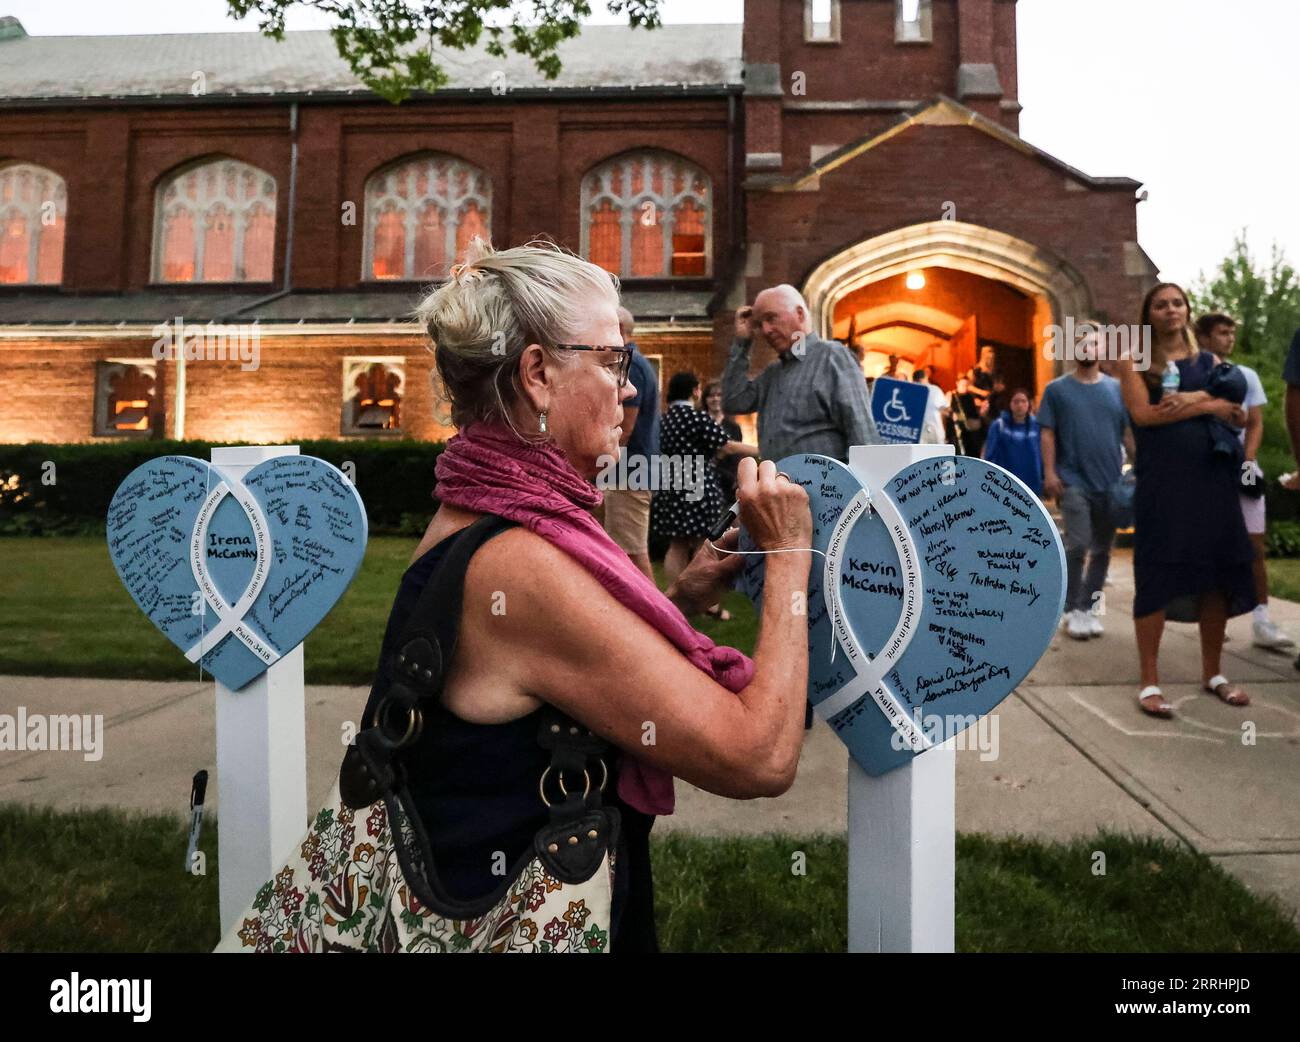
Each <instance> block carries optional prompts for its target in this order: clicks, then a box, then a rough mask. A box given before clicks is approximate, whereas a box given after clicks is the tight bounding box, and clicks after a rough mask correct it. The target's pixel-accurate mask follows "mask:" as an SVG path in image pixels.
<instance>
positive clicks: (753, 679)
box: [366, 240, 812, 952]
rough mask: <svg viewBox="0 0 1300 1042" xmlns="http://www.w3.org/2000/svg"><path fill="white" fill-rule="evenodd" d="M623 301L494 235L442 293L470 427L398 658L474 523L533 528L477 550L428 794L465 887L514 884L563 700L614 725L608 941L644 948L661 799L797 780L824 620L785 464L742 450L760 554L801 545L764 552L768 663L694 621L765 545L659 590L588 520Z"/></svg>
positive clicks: (419, 565) (445, 377) (580, 719)
mask: <svg viewBox="0 0 1300 1042" xmlns="http://www.w3.org/2000/svg"><path fill="white" fill-rule="evenodd" d="M618 306H619V299H618V288H617V280H616V279H615V278H614V277H613V276H611V275H609V274H608V273H607V272H605V271H604V270H602V269H601V268H599V267H597V266H596V265H594V264H591V263H589V262H587V261H585V260H582V259H580V258H578V257H575V256H573V255H571V254H569V253H567V252H564V251H562V250H561V249H559V248H558V247H555V246H553V245H552V244H549V243H539V244H529V245H526V246H520V247H516V248H513V249H507V250H502V251H500V252H494V251H493V250H492V249H491V248H490V247H488V246H485V245H483V244H482V243H481V242H479V241H477V240H476V242H475V244H474V245H473V246H471V248H470V251H469V255H468V257H467V258H466V261H465V263H464V264H463V265H459V266H458V267H457V268H456V269H455V270H454V273H453V277H452V278H451V279H449V280H448V281H447V283H446V284H444V285H442V286H440V287H439V288H437V289H436V290H434V292H433V293H432V294H431V295H430V296H429V298H428V299H427V300H426V301H425V302H424V304H423V306H422V307H421V309H420V316H421V319H422V321H423V323H424V325H425V327H426V328H427V330H428V333H429V336H430V338H431V340H432V342H433V344H434V346H435V358H436V362H437V368H438V373H439V376H440V378H441V382H442V385H443V387H444V388H445V393H446V394H447V396H448V397H449V398H450V402H451V411H452V419H453V421H454V422H455V424H456V425H457V426H458V428H459V433H458V434H457V435H456V436H455V437H454V438H452V439H451V441H450V442H449V443H448V445H447V448H446V450H445V451H444V452H443V454H442V455H441V457H440V459H439V462H438V465H437V478H438V484H437V488H436V490H435V491H436V495H437V497H438V499H439V501H440V503H441V505H440V507H439V508H438V511H437V513H436V514H435V515H434V517H433V520H432V522H431V523H430V525H429V528H428V531H427V532H426V533H425V535H424V538H423V540H422V541H421V543H420V545H419V548H418V549H417V550H416V553H415V558H414V561H413V563H412V564H411V566H410V568H409V569H408V570H407V572H406V574H405V575H404V576H403V579H402V583H401V587H400V589H399V590H398V593H397V600H396V603H395V604H394V607H393V612H392V616H391V618H390V621H389V629H388V636H387V637H386V638H385V655H384V660H385V661H386V660H387V657H388V652H389V651H390V650H391V648H390V641H391V639H392V638H393V636H394V634H397V633H400V632H401V630H402V628H403V625H404V623H405V621H406V618H407V617H408V615H409V613H410V611H411V610H412V606H413V605H414V604H415V602H416V599H417V598H418V597H419V594H420V592H421V590H422V589H423V588H424V586H425V584H426V583H427V581H428V579H429V577H430V574H431V572H432V570H433V568H434V567H435V566H436V564H437V563H438V560H439V559H440V558H441V557H442V556H443V555H444V553H445V552H446V550H447V548H448V547H449V546H450V545H451V542H452V540H453V537H455V536H456V535H457V534H458V533H460V532H461V531H462V530H464V529H466V528H467V527H468V526H469V525H471V524H473V523H474V522H476V521H477V520H479V519H480V518H483V517H485V516H487V515H490V514H493V515H497V516H498V517H502V518H505V519H507V520H509V521H513V522H515V523H516V524H517V527H508V528H506V529H505V530H504V531H502V532H501V533H500V534H498V535H495V536H494V537H493V538H491V539H490V540H489V541H487V542H485V543H484V544H483V545H482V546H481V547H480V548H479V549H478V550H477V551H476V552H475V553H474V555H473V557H472V558H471V560H470V564H469V568H468V571H467V573H466V578H465V584H464V598H463V606H462V608H461V612H460V637H459V641H458V643H457V644H456V645H455V651H454V654H453V657H452V659H451V662H450V666H449V669H448V672H447V674H446V676H447V680H446V683H445V685H444V687H443V688H442V691H441V695H440V702H441V706H440V711H439V712H438V714H437V715H436V716H435V717H433V718H426V720H425V726H424V732H423V733H422V734H421V736H420V739H419V742H418V744H416V745H415V746H414V747H413V750H412V761H413V762H414V764H415V765H414V766H413V767H412V768H411V769H410V772H409V774H410V777H409V784H410V787H411V791H412V795H413V797H414V800H415V803H416V805H417V806H418V807H419V809H420V816H421V818H422V819H423V821H424V823H425V826H426V827H427V829H428V831H429V834H430V842H431V845H432V849H433V851H434V855H435V862H436V863H437V864H438V867H439V870H440V872H441V873H442V875H443V876H444V880H443V882H444V884H445V885H446V886H447V888H448V889H449V890H450V891H452V892H453V893H454V894H455V896H457V897H458V898H466V899H468V898H474V897H477V896H479V895H482V894H485V893H489V892H491V891H492V890H493V889H494V888H496V887H497V885H498V884H499V883H500V879H499V878H498V877H497V876H494V874H493V870H492V866H493V864H494V862H495V860H496V859H495V857H494V855H495V852H504V854H505V857H506V861H507V863H514V861H515V859H516V857H518V856H520V855H521V852H525V851H526V850H527V849H528V847H529V844H530V843H531V842H532V837H533V836H534V834H535V833H536V832H537V830H538V828H539V827H540V825H541V824H542V823H544V822H545V821H546V820H547V810H546V807H545V806H544V804H543V803H542V801H541V799H540V798H539V793H538V785H539V782H538V778H539V776H542V774H543V770H544V769H545V767H546V765H547V764H548V763H549V762H550V760H549V754H548V753H547V752H546V750H545V749H543V748H541V747H540V746H539V745H538V740H537V733H538V719H539V717H538V714H539V713H540V712H541V711H542V710H543V708H544V707H546V706H552V707H555V708H558V709H559V710H560V711H562V712H563V713H565V714H567V715H568V716H569V717H571V718H572V719H573V720H574V721H576V722H577V723H579V724H581V725H583V726H585V727H586V728H589V729H590V730H591V731H593V732H595V733H596V734H597V735H599V736H600V737H602V738H604V739H605V740H607V741H608V742H609V743H611V744H612V745H613V746H615V747H616V748H617V750H619V751H620V755H619V757H618V758H617V760H616V762H615V763H614V764H613V765H612V767H611V778H610V782H609V786H608V788H607V790H606V799H607V801H608V802H612V803H613V804H614V806H615V807H616V808H617V809H618V811H619V815H620V817H621V820H622V827H621V839H620V841H619V849H618V855H617V858H616V863H615V870H614V887H615V891H614V913H613V915H614V923H613V928H612V930H611V933H612V937H611V944H610V948H611V950H612V951H614V952H637V951H653V950H655V949H656V947H657V945H656V941H655V931H654V907H653V893H652V887H651V879H650V859H649V848H648V837H649V832H650V826H651V824H652V823H653V820H654V816H655V815H657V814H670V813H672V809H673V792H672V779H673V777H674V776H675V777H678V778H683V779H685V780H686V781H689V782H690V783H691V784H693V785H696V786H698V787H700V788H703V789H706V790H708V791H709V792H713V793H716V794H718V795H722V796H730V797H733V798H736V799H749V798H753V797H757V796H774V795H777V794H779V793H782V792H784V791H785V790H786V789H788V788H789V787H790V785H791V783H792V782H793V780H794V775H795V768H796V766H797V765H798V761H799V751H800V747H801V745H802V740H803V725H804V705H805V701H806V699H805V691H806V686H807V670H808V627H807V620H806V619H805V618H803V617H802V616H799V615H796V614H794V613H792V612H790V611H789V610H788V606H789V605H790V604H791V603H792V600H791V594H792V593H793V592H794V591H796V590H799V591H803V590H806V588H807V583H808V571H809V566H810V562H811V555H810V554H809V553H808V552H807V549H806V548H807V547H808V546H809V545H810V538H811V531H812V519H811V516H810V513H809V507H808V497H807V494H806V493H805V492H804V491H803V489H802V488H800V487H799V486H797V485H795V484H793V483H791V482H790V481H789V480H787V479H783V478H782V476H780V475H778V474H777V473H776V468H775V466H774V465H773V464H772V463H770V462H764V463H762V464H761V465H760V464H757V463H755V462H754V461H753V460H743V461H742V462H741V465H740V468H739V477H738V480H739V488H738V493H737V495H738V498H739V502H740V516H741V520H742V521H743V523H744V525H745V527H746V529H747V530H748V531H749V532H750V533H751V534H752V535H753V537H754V539H755V542H756V543H757V544H758V546H759V547H760V548H762V549H766V550H781V551H788V552H782V553H774V554H772V555H771V556H770V557H768V558H767V559H766V560H767V573H766V574H767V580H766V581H767V592H768V594H769V596H767V597H765V598H764V602H763V615H762V619H761V622H760V627H759V635H758V643H757V646H756V648H755V651H754V658H753V660H752V661H751V660H750V659H748V658H747V657H746V656H744V655H742V654H741V653H740V652H739V651H736V650H735V649H733V648H725V647H719V646H717V645H715V644H714V643H713V642H712V641H711V640H710V639H709V638H708V637H706V636H704V635H703V634H700V633H698V632H697V631H695V630H694V629H693V628H692V627H691V626H690V625H689V624H688V623H687V621H686V617H685V616H686V615H688V614H690V613H692V612H696V611H700V610H702V609H704V608H707V607H708V606H709V605H711V604H714V603H716V602H717V600H718V598H719V595H720V594H721V593H722V592H723V591H724V590H727V589H729V588H730V583H731V580H732V578H733V577H734V575H735V574H736V572H737V571H738V569H739V567H740V562H741V561H743V560H744V558H742V557H740V556H725V555H722V554H718V553H716V552H715V551H714V550H713V549H712V548H710V547H708V546H706V547H705V548H704V549H703V550H702V551H701V552H700V553H699V554H697V555H696V557H695V558H694V559H693V560H692V561H691V562H690V563H689V564H688V565H687V566H686V568H685V569H684V570H683V571H682V573H681V574H680V575H679V576H678V577H677V579H676V581H675V582H674V583H673V585H672V586H671V587H670V588H669V589H668V590H667V592H666V593H661V592H660V591H659V590H658V589H657V588H656V587H655V585H654V583H653V581H652V580H650V579H649V578H647V577H646V576H645V575H644V574H643V573H642V572H641V571H640V570H639V569H638V568H637V567H636V566H635V565H634V564H633V563H632V562H631V560H630V559H629V558H628V556H627V554H625V553H623V552H622V551H621V550H619V548H618V547H617V546H616V545H615V544H614V542H613V541H612V540H611V539H610V538H609V536H608V535H607V534H606V533H605V532H604V530H603V529H602V528H601V526H600V525H599V523H597V521H596V520H595V518H594V517H593V516H592V515H591V513H590V508H591V507H592V506H593V505H595V503H597V502H599V498H600V493H599V492H598V491H597V490H596V489H595V487H594V486H593V484H592V479H593V478H594V477H595V475H596V474H597V472H598V470H599V467H600V461H601V460H602V458H606V459H607V458H609V457H611V456H614V457H616V456H617V454H618V450H619V439H620V435H621V434H622V420H623V405H622V403H623V402H624V401H626V400H627V399H628V398H629V397H630V396H631V395H632V393H633V387H632V386H631V385H630V383H629V382H628V380H627V373H628V352H627V349H626V348H625V346H624V344H623V338H622V336H621V335H620V332H619V321H618ZM736 536H737V533H736V531H735V530H732V531H731V532H730V533H728V535H727V536H726V537H724V540H723V541H722V543H721V545H722V546H723V547H724V548H730V549H734V548H735V546H736ZM386 683H387V678H386V677H384V676H383V675H382V674H381V677H380V679H379V681H378V682H377V683H376V686H375V690H374V691H373V692H372V694H371V700H370V704H369V705H368V706H367V710H366V719H367V720H369V719H370V718H371V716H372V714H373V713H374V711H375V708H376V705H377V704H378V703H379V702H381V701H382V699H383V698H384V694H385V690H386V686H385V685H386ZM647 736H649V740H647ZM578 778H579V783H578V784H579V787H580V786H581V784H582V782H581V778H582V772H581V771H579V772H578ZM570 785H571V786H572V779H570ZM551 787H552V788H554V780H552V782H551Z"/></svg>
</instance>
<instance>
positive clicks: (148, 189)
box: [0, 97, 731, 321]
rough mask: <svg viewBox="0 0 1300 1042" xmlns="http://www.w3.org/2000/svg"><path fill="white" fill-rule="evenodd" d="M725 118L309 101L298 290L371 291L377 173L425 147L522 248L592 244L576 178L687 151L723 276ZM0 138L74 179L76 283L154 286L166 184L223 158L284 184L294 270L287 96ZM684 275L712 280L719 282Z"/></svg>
mask: <svg viewBox="0 0 1300 1042" xmlns="http://www.w3.org/2000/svg"><path fill="white" fill-rule="evenodd" d="M727 119H728V103H727V99H726V98H725V97H719V98H706V99H700V98H685V99H682V100H680V101H678V100H654V99H648V100H646V101H627V102H624V101H590V102H583V103H581V104H572V103H569V104H566V103H559V102H538V103H527V102H519V103H510V102H498V103H495V104H448V103H442V102H419V101H415V102H408V103H407V104H404V105H402V106H400V107H393V106H390V105H387V104H384V103H376V104H364V103H363V104H320V105H307V104H304V105H302V106H301V107H300V117H299V160H298V162H299V167H298V186H297V192H298V196H297V211H298V212H297V214H296V220H295V228H294V240H295V241H294V272H293V285H294V286H295V287H296V288H300V289H333V288H357V287H359V286H361V285H363V280H362V268H361V258H362V236H363V234H364V222H363V220H362V211H363V206H362V202H363V200H364V196H365V182H366V180H367V178H368V177H369V176H370V175H371V174H373V173H374V172H375V171H377V170H379V169H380V168H382V167H384V166H386V165H388V164H389V163H391V162H393V161H395V160H397V159H400V158H402V157H403V156H407V155H411V154H413V153H417V152H420V151H424V150H431V151H438V152H448V153H451V154H453V155H455V156H458V157H459V158H461V159H463V160H465V161H467V162H470V163H473V164H475V165H476V166H479V167H481V168H482V169H484V170H485V171H487V173H488V174H489V175H490V176H491V178H492V182H493V209H492V236H493V241H494V242H495V243H497V244H515V243H518V242H523V241H525V240H527V239H529V238H533V237H535V236H537V235H539V234H545V235H549V236H551V237H553V238H555V239H557V240H558V241H559V242H561V243H563V244H564V245H566V246H568V247H569V248H571V249H574V250H577V248H578V245H579V240H580V214H579V186H580V182H581V179H582V176H583V175H584V174H585V173H586V172H587V171H588V170H589V169H590V168H591V167H593V166H595V165H596V164H597V163H599V162H601V161H602V160H604V159H607V158H610V157H612V156H615V155H617V154H619V153H620V152H624V151H626V150H628V149H632V148H662V149H666V150H668V151H671V152H676V153H678V154H680V155H682V156H685V157H686V158H687V159H690V160H691V161H693V162H695V163H697V164H699V165H700V166H701V167H703V168H704V170H705V171H706V172H707V173H708V174H709V177H710V178H711V179H712V182H713V185H714V191H715V204H714V225H713V270H714V271H715V272H718V273H720V272H722V271H723V270H724V269H725V267H726V262H727V258H728V257H729V256H730V253H731V241H730V228H729V227H728V214H729V212H730V205H729V204H730V195H729V190H728V180H727V175H728V164H727ZM0 142H3V145H2V146H0V148H2V150H0V159H5V160H19V161H22V162H30V163H36V164H39V165H41V166H44V167H47V168H49V169H51V170H53V171H54V172H55V173H57V174H59V175H60V176H61V177H63V178H64V179H65V180H66V181H67V183H68V222H67V241H66V249H65V270H64V281H63V285H64V288H65V289H66V290H69V291H91V292H112V291H122V290H139V289H143V288H145V287H147V286H148V285H149V284H150V263H151V254H152V248H153V226H154V200H155V193H156V189H157V186H158V184H159V183H160V181H161V180H163V179H164V178H166V177H167V176H169V175H170V174H172V173H173V172H175V171H176V170H177V168H179V167H181V166H184V165H186V164H188V163H190V162H192V161H194V160H197V159H201V158H204V157H209V156H212V155H216V154H221V155H228V156H232V157H233V158H235V159H239V160H242V161H244V162H247V163H251V164H253V165H254V166H256V167H259V168H261V169H263V170H265V171H266V172H267V173H269V174H271V175H272V176H273V177H274V178H275V179H276V184H277V189H278V200H277V203H278V207H277V219H276V255H275V256H276V261H275V285H277V286H278V285H279V284H280V282H281V280H282V279H283V275H284V249H285V239H286V232H287V228H288V221H287V219H286V218H287V210H286V208H287V206H288V194H289V157H290V134H289V108H288V106H287V105H284V104H275V105H251V106H238V107H236V106H229V107H225V106H216V105H213V106H204V107H203V108H201V109H199V108H194V109H186V108H170V107H169V108H158V109H148V108H139V107H134V106H133V107H131V108H122V109H118V110H102V109H98V108H96V109H88V108H69V109H57V108H54V109H40V110H21V109H10V110H7V111H2V112H0ZM345 202H354V203H356V213H357V220H356V223H355V224H351V225H345V224H344V223H343V204H344V203H345ZM687 282H688V283H690V284H694V285H697V286H703V287H704V288H706V289H712V287H713V281H712V279H702V280H701V279H696V280H687ZM254 288H256V287H254ZM267 288H268V289H269V288H272V287H270V286H267ZM3 292H4V291H3V290H0V321H3V314H4V312H3Z"/></svg>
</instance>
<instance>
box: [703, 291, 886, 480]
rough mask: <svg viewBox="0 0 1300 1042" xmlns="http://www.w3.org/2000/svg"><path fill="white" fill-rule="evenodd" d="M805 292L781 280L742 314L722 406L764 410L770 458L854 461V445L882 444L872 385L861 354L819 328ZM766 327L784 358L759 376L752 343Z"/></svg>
mask: <svg viewBox="0 0 1300 1042" xmlns="http://www.w3.org/2000/svg"><path fill="white" fill-rule="evenodd" d="M812 329H813V326H812V316H811V315H810V314H809V313H808V305H807V303H805V301H804V299H803V297H802V295H800V293H799V291H798V290H797V289H795V288H794V287H793V286H790V285H781V286H773V287H772V288H770V289H765V290H763V292H762V293H760V294H759V295H758V296H757V297H755V298H754V305H753V307H742V308H740V309H739V310H737V312H736V339H735V341H734V342H733V343H732V345H731V357H730V359H729V360H728V361H727V367H726V369H724V370H723V372H722V408H723V411H725V412H730V413H750V412H756V413H758V447H759V450H760V451H761V452H762V454H763V457H764V458H765V459H771V460H779V459H782V458H784V457H786V456H790V455H794V454H796V453H804V452H816V453H820V454H821V455H823V456H831V457H833V458H834V459H837V460H841V461H843V462H847V461H848V457H849V446H850V445H878V444H880V443H881V438H880V435H879V434H877V432H876V424H875V422H874V421H873V420H872V418H871V405H870V402H869V401H868V399H867V385H866V380H865V379H864V378H863V375H862V370H861V369H860V368H859V366H858V363H857V360H856V359H855V358H854V357H853V352H851V351H849V350H848V348H846V347H845V346H844V345H843V344H841V343H839V342H838V341H836V340H823V339H822V338H821V337H819V336H817V335H816V334H815V333H814V332H813V331H812ZM755 331H757V332H758V334H759V335H760V336H762V337H763V339H764V340H766V341H767V342H768V344H769V345H770V346H771V348H772V349H773V350H774V351H776V353H777V358H776V360H775V361H773V362H771V363H769V364H768V366H767V368H766V369H764V370H763V371H762V372H761V373H759V374H758V376H757V377H755V378H754V379H753V380H751V379H750V378H749V349H750V346H751V344H752V343H753V338H754V333H755Z"/></svg>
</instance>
